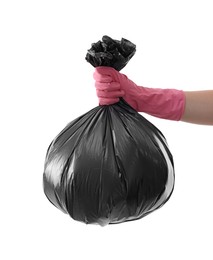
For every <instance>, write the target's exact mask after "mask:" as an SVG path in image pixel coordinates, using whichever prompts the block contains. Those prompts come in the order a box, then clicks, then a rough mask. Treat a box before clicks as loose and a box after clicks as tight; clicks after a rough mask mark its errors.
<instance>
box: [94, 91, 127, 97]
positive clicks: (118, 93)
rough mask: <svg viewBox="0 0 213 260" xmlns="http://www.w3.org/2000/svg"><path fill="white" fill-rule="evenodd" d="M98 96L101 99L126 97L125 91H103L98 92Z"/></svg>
mask: <svg viewBox="0 0 213 260" xmlns="http://www.w3.org/2000/svg"><path fill="white" fill-rule="evenodd" d="M96 93H97V96H98V97H99V98H119V97H123V96H124V95H125V93H124V91H123V90H117V91H103V90H99V89H97V90H96Z"/></svg>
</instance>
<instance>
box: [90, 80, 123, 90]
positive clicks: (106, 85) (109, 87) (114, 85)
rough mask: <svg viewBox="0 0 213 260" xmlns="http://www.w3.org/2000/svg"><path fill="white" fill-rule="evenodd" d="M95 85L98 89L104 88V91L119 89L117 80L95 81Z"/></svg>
mask: <svg viewBox="0 0 213 260" xmlns="http://www.w3.org/2000/svg"><path fill="white" fill-rule="evenodd" d="M95 87H96V89H98V90H106V91H114V90H120V89H121V87H120V84H119V83H118V82H111V83H103V82H99V81H96V82H95Z"/></svg>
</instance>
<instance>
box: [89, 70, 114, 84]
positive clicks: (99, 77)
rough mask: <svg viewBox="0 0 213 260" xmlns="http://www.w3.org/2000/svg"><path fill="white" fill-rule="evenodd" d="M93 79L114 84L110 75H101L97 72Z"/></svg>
mask: <svg viewBox="0 0 213 260" xmlns="http://www.w3.org/2000/svg"><path fill="white" fill-rule="evenodd" d="M93 78H94V80H95V81H98V82H104V83H110V82H112V77H111V76H109V75H104V74H100V73H99V72H98V71H97V70H95V72H94V73H93Z"/></svg>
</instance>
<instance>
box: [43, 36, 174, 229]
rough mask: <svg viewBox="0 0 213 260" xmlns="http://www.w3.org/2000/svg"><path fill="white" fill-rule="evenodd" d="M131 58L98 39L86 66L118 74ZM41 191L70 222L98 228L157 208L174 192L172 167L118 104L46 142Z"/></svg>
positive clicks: (149, 133) (163, 147)
mask: <svg viewBox="0 0 213 260" xmlns="http://www.w3.org/2000/svg"><path fill="white" fill-rule="evenodd" d="M113 44H114V45H113ZM112 45H113V47H112ZM125 50H126V51H125ZM134 53H135V45H134V44H132V43H131V42H129V41H127V40H125V39H122V40H121V41H120V42H119V41H115V40H113V39H111V38H109V37H108V36H104V37H103V42H100V41H99V42H98V43H96V44H93V45H92V48H91V49H90V50H89V51H88V53H87V56H86V60H87V61H89V62H90V63H91V64H92V65H93V66H101V65H104V66H106V65H107V66H112V67H114V68H116V69H120V68H123V67H124V66H125V65H126V63H127V62H128V61H129V59H130V58H131V57H132V56H133V55H134ZM43 187H44V192H45V194H46V196H47V198H48V199H49V200H50V202H51V203H53V204H54V205H55V206H56V207H58V208H59V209H60V210H62V211H63V212H64V213H67V214H69V215H70V216H71V217H72V218H73V219H75V220H77V221H81V222H84V223H87V224H99V225H101V226H104V225H107V224H114V223H121V222H125V221H130V220H136V219H140V218H142V217H144V216H146V215H147V214H149V213H151V212H153V211H154V210H156V209H158V208H160V207H161V206H162V205H163V204H164V203H165V202H166V201H167V200H168V199H169V198H170V196H171V194H172V191H173V188H174V164H173V159H172V155H171V153H170V151H169V149H168V146H167V142H166V140H165V137H164V136H163V134H162V133H161V132H160V131H159V130H158V129H157V128H156V127H155V126H154V125H153V124H151V123H150V122H149V121H148V120H146V119H145V118H144V117H143V116H141V115H140V114H139V113H137V112H136V111H135V110H134V109H133V108H131V107H130V106H129V105H128V104H127V103H126V102H125V101H124V100H123V99H121V100H120V101H119V102H118V103H116V104H114V105H110V106H97V107H95V108H94V109H92V110H90V111H89V112H87V113H86V114H84V115H82V116H80V117H79V118H77V119H75V120H74V121H72V122H71V123H69V124H68V125H67V126H66V127H65V128H64V129H63V130H62V132H61V133H60V134H59V135H58V136H57V137H56V138H55V139H54V140H53V141H52V143H51V144H50V146H49V148H48V151H47V155H46V160H45V167H44V175H43Z"/></svg>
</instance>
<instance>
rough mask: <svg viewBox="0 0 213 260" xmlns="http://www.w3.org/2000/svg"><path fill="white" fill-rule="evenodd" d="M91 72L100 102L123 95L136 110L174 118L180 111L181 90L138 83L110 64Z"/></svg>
mask: <svg viewBox="0 0 213 260" xmlns="http://www.w3.org/2000/svg"><path fill="white" fill-rule="evenodd" d="M93 76H94V79H95V87H96V92H97V96H98V98H99V104H100V105H111V104H114V103H116V102H118V101H119V98H120V97H123V99H124V100H125V101H126V102H127V103H128V104H129V105H130V106H131V107H133V108H134V109H135V110H136V111H138V112H145V113H147V114H150V115H152V116H156V117H159V118H164V119H170V120H176V121H178V120H180V119H181V117H182V115H183V112H184V108H185V95H184V92H183V91H182V90H176V89H158V88H145V87H139V86H137V85H136V84H135V83H134V82H133V81H131V80H129V79H128V78H127V76H126V75H124V74H121V73H120V72H118V71H116V70H115V69H114V68H111V67H104V66H103V67H96V69H95V72H94V75H93Z"/></svg>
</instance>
